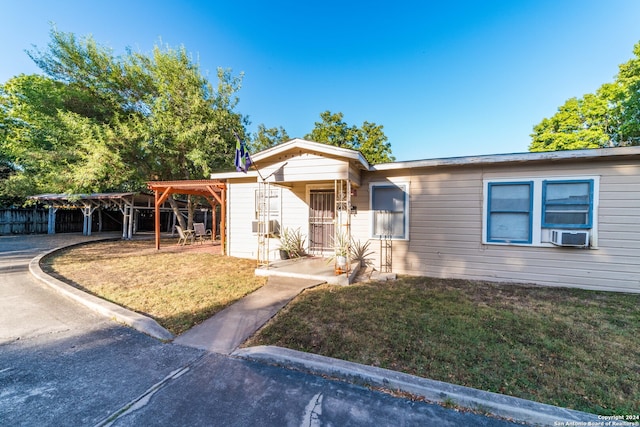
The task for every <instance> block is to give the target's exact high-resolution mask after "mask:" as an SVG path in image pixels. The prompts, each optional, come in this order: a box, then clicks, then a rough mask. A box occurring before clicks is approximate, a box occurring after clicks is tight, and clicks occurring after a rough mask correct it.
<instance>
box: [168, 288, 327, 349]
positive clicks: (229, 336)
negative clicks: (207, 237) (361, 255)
mask: <svg viewBox="0 0 640 427" xmlns="http://www.w3.org/2000/svg"><path fill="white" fill-rule="evenodd" d="M322 283H324V282H323V281H318V280H304V279H294V278H288V277H276V276H270V277H269V278H268V280H267V284H266V285H264V286H263V287H262V288H260V289H258V290H257V291H255V292H253V293H252V294H250V295H247V296H246V297H244V298H243V299H241V300H240V301H238V302H236V303H235V304H233V305H231V306H229V307H227V308H225V309H224V310H222V311H220V312H219V313H217V314H216V315H215V316H213V317H211V318H210V319H208V320H206V321H204V322H203V323H201V324H199V325H196V326H194V327H193V328H191V329H189V330H188V331H187V332H185V333H183V334H182V335H180V336H179V337H177V338H176V339H175V340H174V341H173V342H174V343H175V344H180V345H184V346H188V347H195V348H199V349H202V350H207V351H211V352H215V353H222V354H230V353H231V352H233V351H234V350H235V349H236V348H238V346H240V344H242V343H243V342H245V341H246V340H247V338H249V337H250V336H251V335H253V334H254V333H255V332H256V331H257V330H258V329H259V328H260V327H261V326H262V325H264V324H265V323H267V322H268V321H269V319H271V318H272V317H273V316H274V315H275V314H276V313H277V312H278V311H280V310H281V309H282V308H283V307H284V306H285V305H287V303H289V301H291V300H292V299H293V298H295V297H296V296H297V295H298V294H299V293H300V292H302V291H303V290H304V289H307V288H310V287H313V286H317V285H320V284H322Z"/></svg>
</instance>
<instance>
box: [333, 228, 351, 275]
mask: <svg viewBox="0 0 640 427" xmlns="http://www.w3.org/2000/svg"><path fill="white" fill-rule="evenodd" d="M349 247H350V245H349V236H348V235H347V233H344V232H342V231H338V232H337V233H336V236H335V237H334V238H333V248H334V256H333V258H334V259H335V261H336V267H337V268H336V271H337V272H340V273H342V272H343V271H344V270H346V268H347V256H348V255H349Z"/></svg>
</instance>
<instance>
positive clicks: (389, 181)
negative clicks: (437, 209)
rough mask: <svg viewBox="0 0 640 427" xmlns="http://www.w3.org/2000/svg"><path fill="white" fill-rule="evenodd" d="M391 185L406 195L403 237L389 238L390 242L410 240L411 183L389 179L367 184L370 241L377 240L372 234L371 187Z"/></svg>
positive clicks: (377, 237)
mask: <svg viewBox="0 0 640 427" xmlns="http://www.w3.org/2000/svg"><path fill="white" fill-rule="evenodd" d="M391 185H395V186H397V187H404V192H405V194H406V198H405V212H404V237H403V238H397V237H394V238H391V240H397V241H408V240H410V234H411V233H410V231H411V227H410V221H409V218H410V210H411V181H404V180H396V179H393V178H389V179H387V180H386V181H371V182H369V238H370V239H379V238H380V237H379V236H376V235H374V234H373V222H374V214H375V213H374V212H375V211H374V210H373V208H372V206H373V187H385V186H386V187H389V186H391Z"/></svg>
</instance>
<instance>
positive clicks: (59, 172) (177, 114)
mask: <svg viewBox="0 0 640 427" xmlns="http://www.w3.org/2000/svg"><path fill="white" fill-rule="evenodd" d="M29 55H30V56H31V58H32V59H33V60H34V61H35V62H36V63H37V64H38V65H39V67H40V68H41V69H42V70H43V71H44V72H45V74H46V76H36V75H34V76H18V77H15V78H13V79H11V80H10V81H9V82H7V83H6V84H4V85H2V87H0V90H1V91H0V111H1V112H2V114H1V115H0V138H2V139H0V144H1V145H0V153H1V154H2V156H3V157H4V158H6V159H7V160H8V161H9V162H10V164H11V165H13V166H14V168H13V171H14V172H13V173H12V174H10V175H11V176H10V177H9V178H8V179H7V180H5V181H7V182H8V181H11V180H12V181H14V184H15V185H13V184H12V185H4V188H9V187H12V188H14V189H15V190H16V191H30V192H88V191H112V190H126V191H130V190H139V189H141V188H143V186H144V183H145V181H148V180H156V179H161V180H164V179H201V178H206V177H207V176H208V174H209V173H210V172H211V171H213V170H220V169H226V168H229V167H231V166H232V164H233V150H234V147H235V139H234V136H233V132H234V131H235V132H237V133H238V134H240V135H242V136H243V137H244V134H245V126H246V124H247V120H246V118H245V117H244V116H242V115H241V114H240V113H238V112H236V111H235V108H236V106H237V103H238V98H237V96H236V93H237V91H238V90H239V89H240V84H241V81H242V76H233V75H232V74H231V72H230V71H229V70H223V69H219V70H218V72H217V76H216V77H217V78H218V82H217V87H216V88H215V89H214V88H213V86H212V85H211V84H210V83H209V82H208V81H207V79H206V78H205V77H204V76H203V75H202V73H201V72H200V69H199V65H198V64H197V63H194V62H193V61H192V59H191V58H190V56H189V54H188V53H187V51H186V49H185V48H184V47H182V48H180V49H172V48H170V47H159V46H156V47H155V48H154V50H153V52H152V54H151V55H144V54H141V53H134V52H131V51H127V53H126V55H123V56H121V57H117V56H114V54H113V52H112V51H111V50H110V49H108V48H105V47H103V46H100V45H99V44H97V43H96V42H95V41H94V40H93V39H92V38H91V37H85V38H77V37H76V36H75V35H73V34H69V33H62V32H58V31H56V30H55V29H54V30H52V31H51V41H50V43H49V46H48V49H47V50H46V51H44V52H41V51H38V50H34V51H31V52H29ZM18 183H20V184H21V185H18ZM5 184H6V182H5ZM20 189H21V190H20Z"/></svg>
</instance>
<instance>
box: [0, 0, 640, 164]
mask: <svg viewBox="0 0 640 427" xmlns="http://www.w3.org/2000/svg"><path fill="white" fill-rule="evenodd" d="M639 19H640V1H637V0H607V1H604V0H600V1H594V0H581V1H578V0H553V1H551V0H531V1H529V0H515V1H514V0H510V1H489V0H486V1H445V0H442V1H439V2H432V1H405V2H402V1H398V2H389V1H385V2H382V1H376V0H370V1H367V2H348V1H344V0H342V1H334V0H325V1H321V2H315V1H306V2H305V1H277V0H274V1H271V2H261V1H252V0H246V1H242V2H230V1H194V0H191V1H189V0H183V1H165V0H155V1H153V2H151V1H146V0H128V1H122V0H109V1H102V0H94V1H90V2H89V1H86V0H83V1H79V0H78V1H76V0H69V1H66V0H60V1H55V2H54V1H50V0H41V1H33V0H22V1H20V2H18V1H5V2H2V3H0V82H5V81H6V80H8V79H9V78H11V77H12V76H15V75H18V74H20V73H37V72H39V70H38V68H37V67H36V66H35V65H34V64H33V62H32V61H31V60H30V59H29V57H28V56H27V55H26V53H25V49H30V48H31V47H32V46H33V45H35V46H37V47H39V48H42V49H44V48H46V46H47V43H48V41H49V30H50V25H49V23H51V22H53V23H55V25H56V27H57V29H58V30H60V31H65V32H73V33H75V34H77V35H88V34H91V35H93V37H94V38H95V39H96V41H97V42H99V43H101V44H103V45H105V46H109V47H111V48H112V49H113V50H114V52H115V53H116V54H122V53H124V51H125V48H126V47H131V48H132V49H134V50H137V51H141V52H144V53H148V52H150V51H151V49H152V48H153V46H154V44H158V43H164V44H168V45H170V46H172V47H178V46H181V45H184V46H185V47H186V49H187V50H188V51H189V52H191V53H192V54H193V56H194V58H195V59H196V60H198V62H199V63H200V66H201V69H202V71H203V73H205V74H206V75H208V76H209V79H210V80H211V81H212V83H214V84H215V80H216V77H215V70H216V68H217V67H223V68H231V69H232V70H233V72H234V73H236V74H237V73H240V72H243V73H244V79H243V85H242V89H241V90H240V92H239V93H238V95H239V98H240V103H239V105H238V111H239V112H241V113H243V114H245V115H248V116H249V118H250V120H251V122H252V125H251V126H250V129H249V130H250V131H255V128H256V126H257V125H258V124H260V123H264V124H265V125H266V126H267V127H274V126H283V127H284V128H285V129H286V130H287V132H288V133H289V135H290V136H292V137H303V136H304V135H305V134H307V133H309V132H310V131H311V129H312V128H313V126H314V122H316V121H319V115H320V113H321V112H322V111H325V110H330V111H332V112H342V113H344V120H345V121H346V122H347V123H349V124H352V125H353V124H355V125H360V124H362V122H363V121H369V122H375V123H376V124H379V125H383V126H384V131H385V134H386V135H387V136H388V138H389V141H390V142H391V144H392V149H393V153H394V155H395V156H396V158H397V159H398V160H413V159H429V158H439V157H452V156H466V155H476V154H497V153H514V152H524V151H527V148H528V145H529V142H530V136H529V135H530V134H531V132H532V128H533V126H534V125H535V124H537V123H539V122H540V121H541V120H542V118H544V117H549V116H552V115H553V114H554V113H555V111H556V110H557V108H558V107H559V106H560V105H562V104H563V103H564V101H566V100H567V99H568V98H570V97H573V96H578V97H579V96H582V95H583V94H585V93H590V92H591V93H592V92H594V91H595V90H596V89H597V88H598V87H599V86H600V85H601V84H603V83H605V82H610V81H612V80H613V78H614V76H615V74H616V73H617V72H618V65H619V64H622V63H624V62H626V61H628V60H629V59H631V57H632V49H633V45H634V44H636V43H638V42H639V41H640V25H638V22H639Z"/></svg>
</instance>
